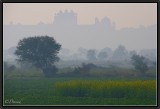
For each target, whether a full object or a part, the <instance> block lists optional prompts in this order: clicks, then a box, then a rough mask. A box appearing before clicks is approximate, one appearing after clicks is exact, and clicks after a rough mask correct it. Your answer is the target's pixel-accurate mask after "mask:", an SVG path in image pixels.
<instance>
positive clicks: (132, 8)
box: [3, 3, 157, 29]
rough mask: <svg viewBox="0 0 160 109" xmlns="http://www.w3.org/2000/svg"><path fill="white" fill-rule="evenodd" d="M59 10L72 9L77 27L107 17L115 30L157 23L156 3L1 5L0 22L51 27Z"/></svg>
mask: <svg viewBox="0 0 160 109" xmlns="http://www.w3.org/2000/svg"><path fill="white" fill-rule="evenodd" d="M60 10H62V11H64V10H69V11H70V10H73V11H74V12H76V13H77V15H78V24H93V23H94V21H95V17H97V18H98V19H99V20H101V19H102V18H104V17H105V16H107V17H108V18H109V19H111V21H112V22H115V24H116V28H117V29H120V28H124V27H139V26H140V25H143V26H150V25H152V24H157V4H156V3H3V23H4V24H9V23H11V22H13V24H18V23H20V24H27V25H35V24H37V23H39V22H44V23H46V24H51V23H53V21H54V14H55V13H58V12H59V11H60Z"/></svg>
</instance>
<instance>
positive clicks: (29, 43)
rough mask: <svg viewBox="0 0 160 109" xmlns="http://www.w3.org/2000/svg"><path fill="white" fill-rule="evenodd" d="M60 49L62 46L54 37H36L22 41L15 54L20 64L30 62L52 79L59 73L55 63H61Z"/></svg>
mask: <svg viewBox="0 0 160 109" xmlns="http://www.w3.org/2000/svg"><path fill="white" fill-rule="evenodd" d="M60 48H61V45H60V44H58V43H57V42H56V41H55V40H54V38H53V37H49V36H35V37H28V38H24V39H22V40H20V41H19V43H18V45H17V49H16V51H15V54H16V55H17V56H18V59H17V60H18V61H19V62H21V63H23V62H29V63H31V64H32V65H33V66H35V67H37V68H40V69H42V71H43V73H44V74H45V76H46V77H50V76H51V75H53V74H55V73H56V71H57V69H56V67H55V65H54V62H56V61H59V57H58V56H57V54H58V53H59V50H60Z"/></svg>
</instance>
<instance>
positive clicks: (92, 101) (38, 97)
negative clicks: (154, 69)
mask: <svg viewBox="0 0 160 109" xmlns="http://www.w3.org/2000/svg"><path fill="white" fill-rule="evenodd" d="M4 105H61V106H62V105H156V80H155V79H153V78H150V79H149V78H132V79H131V78H130V79H129V78H126V79H124V78H114V79H113V78H106V77H104V78H96V77H84V78H82V77H57V78H44V77H41V78H33V77H32V78H8V79H4Z"/></svg>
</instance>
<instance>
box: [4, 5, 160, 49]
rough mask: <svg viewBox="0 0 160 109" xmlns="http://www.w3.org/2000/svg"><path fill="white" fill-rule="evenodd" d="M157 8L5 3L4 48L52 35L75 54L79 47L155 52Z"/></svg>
mask: <svg viewBox="0 0 160 109" xmlns="http://www.w3.org/2000/svg"><path fill="white" fill-rule="evenodd" d="M156 6H157V5H156V4H154V3H152V4H145V3H142V4H138V3H137V4H136V3H134V4H129V3H127V4H109V3H106V4H101V3H97V4H79V3H78V4H76V3H71V4H59V3H53V4H21V3H18V4H16V3H14V4H12V3H6V4H4V10H3V13H4V16H3V19H4V20H3V21H4V22H3V24H4V25H3V47H4V49H9V48H11V47H15V46H16V45H17V43H18V41H19V40H20V39H23V38H24V37H29V36H37V35H49V36H53V37H54V38H55V39H56V41H57V42H58V43H60V44H61V45H62V47H63V48H68V49H71V50H72V51H73V50H74V51H75V50H77V49H78V48H80V47H82V48H86V49H103V48H105V47H110V48H111V49H116V48H117V47H118V46H119V45H124V46H125V47H126V48H127V49H128V50H141V49H156V48H157V26H156V24H157V15H156V14H157V12H156ZM88 7H90V8H88ZM24 13H25V14H24ZM58 14H59V16H58ZM60 14H61V15H60Z"/></svg>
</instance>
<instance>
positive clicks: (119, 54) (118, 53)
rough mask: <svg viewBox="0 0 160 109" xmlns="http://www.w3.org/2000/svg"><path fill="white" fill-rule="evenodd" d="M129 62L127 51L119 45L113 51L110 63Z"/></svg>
mask: <svg viewBox="0 0 160 109" xmlns="http://www.w3.org/2000/svg"><path fill="white" fill-rule="evenodd" d="M127 60H129V56H128V51H127V50H126V48H125V47H124V46H122V45H119V46H118V47H117V48H116V50H115V51H114V53H113V55H112V57H111V61H113V62H122V61H127Z"/></svg>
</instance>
